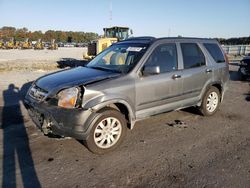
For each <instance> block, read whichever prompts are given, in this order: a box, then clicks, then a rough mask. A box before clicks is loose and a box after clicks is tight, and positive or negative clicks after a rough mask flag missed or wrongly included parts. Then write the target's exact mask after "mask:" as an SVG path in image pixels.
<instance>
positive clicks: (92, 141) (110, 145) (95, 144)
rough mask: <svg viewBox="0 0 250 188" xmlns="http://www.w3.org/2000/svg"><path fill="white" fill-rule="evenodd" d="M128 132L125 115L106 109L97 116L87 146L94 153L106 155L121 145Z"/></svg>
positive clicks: (86, 142)
mask: <svg viewBox="0 0 250 188" xmlns="http://www.w3.org/2000/svg"><path fill="white" fill-rule="evenodd" d="M126 131H127V126H126V120H125V117H124V115H123V114H121V113H120V112H119V111H117V110H113V109H110V108H108V109H105V110H103V111H101V112H100V113H98V114H97V115H96V117H95V120H94V125H93V127H92V129H91V131H90V134H89V136H88V138H87V140H86V141H85V145H86V146H87V148H88V149H89V150H90V151H92V152H93V153H96V154H104V153H106V152H109V151H112V150H114V149H115V148H117V147H118V146H119V145H120V143H121V142H122V140H123V138H124V137H125V135H126Z"/></svg>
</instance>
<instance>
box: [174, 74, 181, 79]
mask: <svg viewBox="0 0 250 188" xmlns="http://www.w3.org/2000/svg"><path fill="white" fill-rule="evenodd" d="M172 78H173V79H174V80H175V79H178V78H181V75H179V74H174V75H173V76H172Z"/></svg>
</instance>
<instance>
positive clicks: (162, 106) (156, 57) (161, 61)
mask: <svg viewBox="0 0 250 188" xmlns="http://www.w3.org/2000/svg"><path fill="white" fill-rule="evenodd" d="M146 67H157V68H159V72H158V73H155V74H145V71H144V70H145V69H146ZM180 73H181V71H179V70H178V56H177V50H176V44H175V43H165V44H161V45H159V46H157V47H156V48H155V49H154V50H153V52H152V53H151V55H150V56H149V57H148V59H147V60H146V62H145V64H144V66H143V68H142V70H141V76H140V77H139V78H138V79H137V80H136V83H135V84H136V111H137V113H136V116H137V118H143V117H144V116H149V115H153V114H157V113H160V112H164V111H167V110H170V108H178V107H179V106H178V105H179V104H177V103H178V100H179V98H180V97H181V95H182V79H181V77H180V76H181V75H180ZM175 102H176V105H173V104H174V103H175ZM171 104H172V105H171Z"/></svg>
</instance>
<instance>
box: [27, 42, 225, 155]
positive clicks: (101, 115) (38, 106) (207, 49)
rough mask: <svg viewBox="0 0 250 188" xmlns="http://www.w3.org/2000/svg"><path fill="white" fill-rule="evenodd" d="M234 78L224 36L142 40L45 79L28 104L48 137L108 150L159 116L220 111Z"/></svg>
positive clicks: (36, 84) (31, 93) (35, 85)
mask: <svg viewBox="0 0 250 188" xmlns="http://www.w3.org/2000/svg"><path fill="white" fill-rule="evenodd" d="M228 80H229V71H228V62H227V59H226V56H225V55H224V53H223V51H222V49H221V47H220V45H219V44H218V42H217V41H216V40H211V39H197V38H159V39H156V38H153V37H137V38H131V39H128V40H125V41H122V42H119V43H116V44H113V45H112V46H111V47H109V48H107V49H106V50H105V51H103V52H102V53H100V54H99V55H98V56H97V57H96V58H95V59H93V60H92V61H91V62H89V63H88V64H87V65H86V66H85V67H78V68H74V69H69V70H64V71H59V72H56V73H53V74H49V75H46V76H44V77H41V78H39V79H38V80H36V81H35V82H34V83H33V85H32V87H31V88H30V89H29V91H28V93H27V95H26V98H25V104H26V107H27V109H28V111H29V113H30V116H31V117H32V119H33V121H34V122H35V123H36V125H37V126H38V127H39V128H40V129H41V130H42V131H43V132H44V134H45V135H50V134H54V135H60V136H62V137H63V136H67V137H68V136H69V137H74V138H76V139H78V140H83V141H84V143H85V145H86V146H87V147H88V148H89V150H91V151H92V152H94V153H98V154H101V153H105V152H108V151H110V150H113V149H115V148H116V147H117V146H118V145H119V144H120V143H121V141H122V139H123V137H124V136H125V134H126V130H127V129H128V128H129V129H132V128H133V127H134V125H135V122H136V121H138V120H141V119H144V118H147V117H150V116H152V115H155V114H159V113H162V112H168V111H172V110H178V109H182V108H186V107H190V106H197V107H198V108H199V109H200V111H201V113H202V114H203V115H206V116H210V115H213V114H214V113H215V112H216V111H217V110H218V107H219V105H220V103H221V102H222V100H223V96H224V92H225V90H226V88H227V82H228Z"/></svg>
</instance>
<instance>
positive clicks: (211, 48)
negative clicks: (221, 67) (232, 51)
mask: <svg viewBox="0 0 250 188" xmlns="http://www.w3.org/2000/svg"><path fill="white" fill-rule="evenodd" d="M204 46H205V48H206V49H207V51H208V52H209V53H210V55H211V56H212V57H213V59H214V61H215V62H216V63H224V62H225V58H224V55H223V53H222V51H221V49H220V48H219V46H218V45H217V44H211V43H204Z"/></svg>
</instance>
